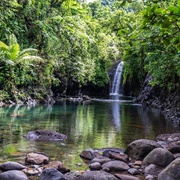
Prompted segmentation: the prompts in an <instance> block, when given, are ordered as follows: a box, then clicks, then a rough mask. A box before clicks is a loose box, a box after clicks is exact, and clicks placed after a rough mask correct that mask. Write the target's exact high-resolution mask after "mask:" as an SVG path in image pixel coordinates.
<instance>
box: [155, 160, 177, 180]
mask: <svg viewBox="0 0 180 180" xmlns="http://www.w3.org/2000/svg"><path fill="white" fill-rule="evenodd" d="M179 167H180V158H177V159H175V160H174V161H173V162H171V163H170V164H169V165H168V166H167V167H166V168H165V169H164V170H162V171H161V172H160V173H159V175H158V180H179V179H180V171H179Z"/></svg>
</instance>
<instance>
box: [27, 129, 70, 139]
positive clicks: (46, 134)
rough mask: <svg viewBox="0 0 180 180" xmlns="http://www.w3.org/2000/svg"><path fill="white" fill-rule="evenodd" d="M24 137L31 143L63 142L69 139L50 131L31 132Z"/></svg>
mask: <svg viewBox="0 0 180 180" xmlns="http://www.w3.org/2000/svg"><path fill="white" fill-rule="evenodd" d="M24 137H25V138H26V139H27V140H30V141H62V140H65V139H66V138H67V136H66V135H64V134H61V133H58V132H55V131H49V130H35V131H30V132H28V133H27V134H25V135H24Z"/></svg>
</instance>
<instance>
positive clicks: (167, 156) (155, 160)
mask: <svg viewBox="0 0 180 180" xmlns="http://www.w3.org/2000/svg"><path fill="white" fill-rule="evenodd" d="M173 160H174V156H173V154H172V153H171V152H169V151H168V150H167V149H162V148H156V149H153V150H152V151H151V152H150V153H149V154H148V155H147V156H146V157H145V158H144V160H143V165H145V166H147V165H149V164H155V165H158V166H163V167H166V166H167V165H168V164H170V163H171V162H172V161H173Z"/></svg>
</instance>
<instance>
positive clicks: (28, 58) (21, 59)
mask: <svg viewBox="0 0 180 180" xmlns="http://www.w3.org/2000/svg"><path fill="white" fill-rule="evenodd" d="M26 60H32V61H37V62H41V61H43V59H42V58H41V57H39V56H31V55H29V56H24V57H22V58H20V59H19V62H20V61H26Z"/></svg>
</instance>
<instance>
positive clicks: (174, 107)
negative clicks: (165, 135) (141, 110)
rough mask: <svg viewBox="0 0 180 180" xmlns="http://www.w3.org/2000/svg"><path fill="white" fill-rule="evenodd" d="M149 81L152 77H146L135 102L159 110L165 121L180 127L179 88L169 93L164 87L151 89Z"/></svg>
mask: <svg viewBox="0 0 180 180" xmlns="http://www.w3.org/2000/svg"><path fill="white" fill-rule="evenodd" d="M151 80H152V77H151V76H150V75H147V77H146V79H145V81H144V85H143V87H142V90H141V92H140V95H139V96H138V97H137V102H139V103H143V104H145V105H147V106H149V107H154V108H158V109H161V110H162V111H163V113H164V115H165V117H166V118H167V119H169V120H171V121H172V122H173V123H174V124H175V125H176V126H180V88H177V89H176V90H174V91H169V90H168V89H167V88H166V87H164V88H161V87H158V86H155V87H152V86H151V85H149V82H150V81H151Z"/></svg>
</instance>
